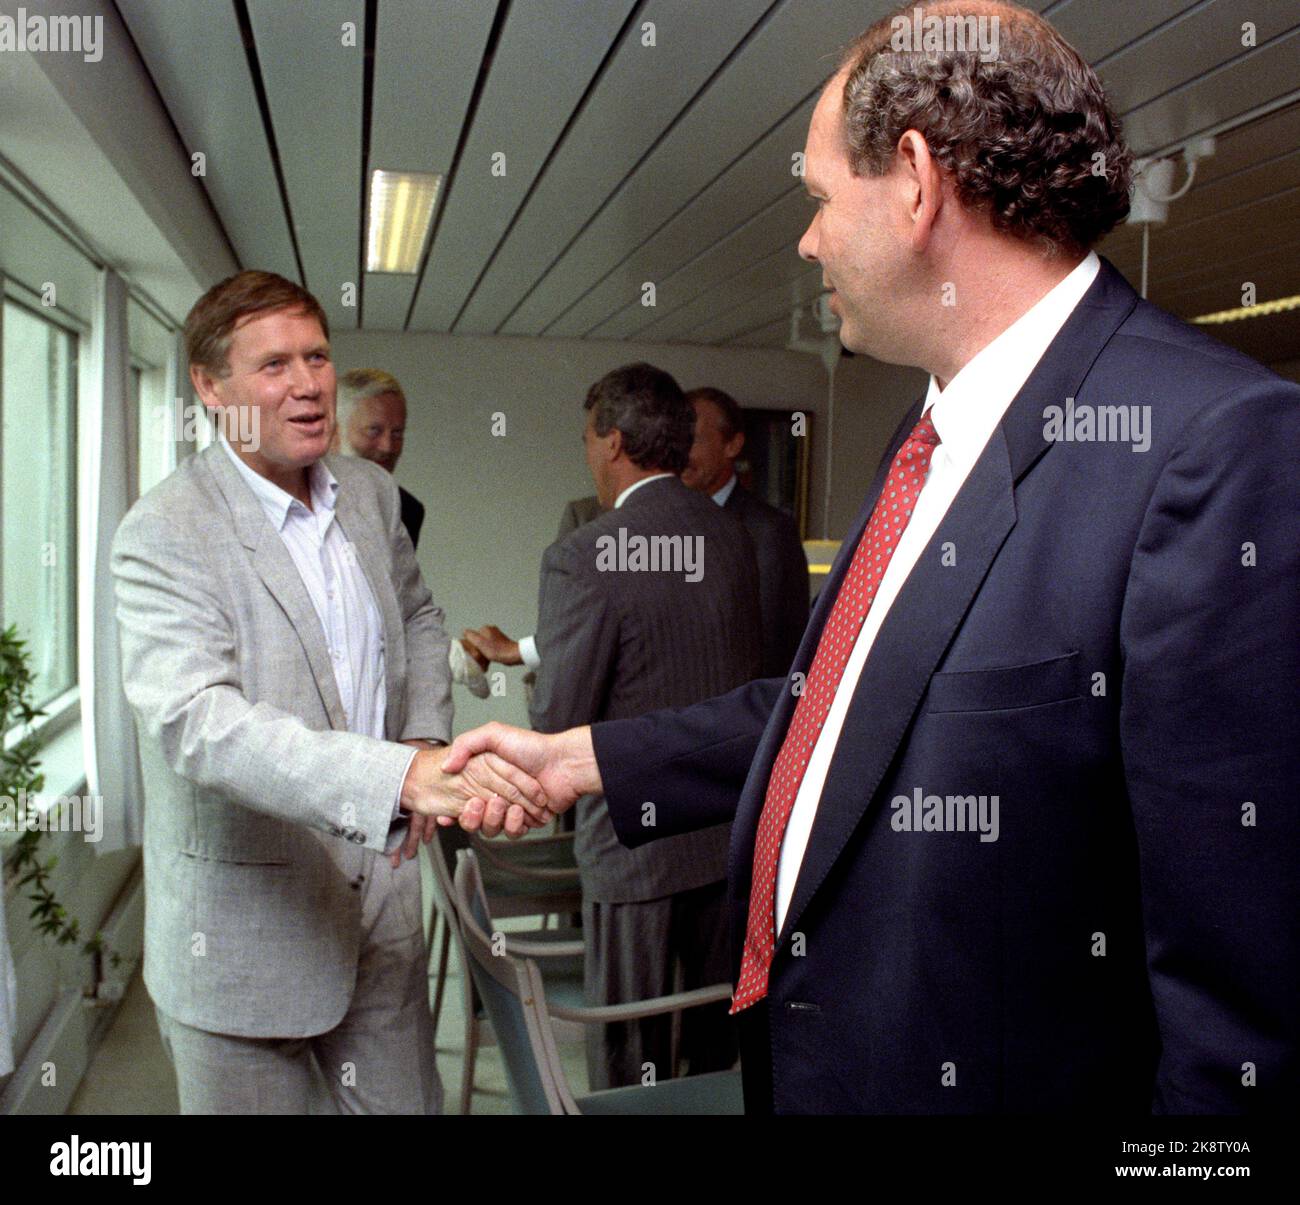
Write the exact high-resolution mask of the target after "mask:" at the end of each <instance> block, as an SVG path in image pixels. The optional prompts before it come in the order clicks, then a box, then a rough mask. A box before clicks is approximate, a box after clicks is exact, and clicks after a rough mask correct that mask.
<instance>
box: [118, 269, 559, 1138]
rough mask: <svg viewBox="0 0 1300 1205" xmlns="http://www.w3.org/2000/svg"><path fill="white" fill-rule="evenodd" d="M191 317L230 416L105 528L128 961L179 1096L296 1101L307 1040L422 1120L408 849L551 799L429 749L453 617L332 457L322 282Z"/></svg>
mask: <svg viewBox="0 0 1300 1205" xmlns="http://www.w3.org/2000/svg"><path fill="white" fill-rule="evenodd" d="M185 335H186V343H187V350H188V353H189V359H190V374H191V379H192V380H193V382H194V386H195V389H196V391H197V392H198V395H199V397H200V398H201V399H202V401H203V402H204V404H205V405H206V406H207V407H208V408H209V410H210V411H211V412H212V413H213V414H214V415H215V416H216V417H217V418H218V420H219V421H218V424H217V425H218V432H219V433H218V435H217V438H216V439H215V440H214V442H213V443H212V445H211V446H209V447H208V448H207V449H206V450H205V451H203V452H202V453H200V454H198V455H195V456H192V457H190V458H188V459H187V460H186V461H185V462H184V463H183V464H182V465H181V466H180V467H179V468H178V469H177V470H176V472H175V473H173V474H172V475H171V476H170V477H168V478H167V479H166V480H165V481H163V482H161V483H160V484H159V485H158V486H157V487H156V488H155V489H153V490H151V491H150V492H149V493H148V494H147V495H146V496H145V497H144V498H142V499H141V500H140V501H139V502H138V503H137V504H136V505H135V506H134V507H132V509H131V511H130V513H129V514H128V515H127V517H126V518H125V520H123V522H122V525H121V527H120V528H119V529H118V532H117V534H116V536H115V540H114V548H113V573H114V578H115V585H116V595H117V617H118V622H119V630H120V635H121V642H122V664H123V680H124V686H125V690H126V695H127V699H128V701H129V702H130V704H131V707H132V710H133V712H134V715H135V719H136V725H137V728H138V730H139V734H140V749H141V758H142V763H143V769H144V782H145V798H146V808H145V849H144V860H145V896H146V905H145V958H144V976H145V983H146V985H147V987H148V989H149V992H150V995H151V996H152V997H153V1000H154V1002H155V1005H156V1008H157V1012H158V1021H159V1027H160V1029H161V1032H162V1035H163V1039H164V1043H165V1045H166V1046H167V1048H168V1051H169V1053H170V1055H171V1057H172V1060H173V1063H174V1065H175V1068H176V1074H177V1080H178V1085H179V1089H180V1099H181V1108H182V1111H184V1112H239V1113H251V1112H257V1113H262V1112H277V1113H278V1112H305V1111H306V1110H307V1104H308V1100H309V1093H310V1088H311V1080H312V1076H313V1068H312V1061H313V1059H314V1061H315V1064H316V1067H317V1068H318V1069H319V1073H320V1074H322V1075H323V1078H324V1081H325V1083H326V1084H327V1085H328V1087H329V1091H330V1094H331V1096H332V1097H333V1100H334V1104H335V1106H336V1107H337V1109H338V1110H339V1111H343V1112H354V1113H355V1112H385V1113H387V1112H394V1113H396V1112H401V1113H432V1112H437V1111H438V1109H439V1106H440V1100H441V1088H440V1085H439V1082H438V1074H437V1068H436V1065H435V1062H434V1051H433V1040H432V1033H431V1032H430V1031H431V1026H430V1024H429V1016H428V1001H427V983H426V978H425V967H424V960H423V951H424V943H423V933H422V926H421V906H420V880H419V873H418V868H417V866H415V865H412V864H410V863H409V862H408V863H403V862H402V860H401V857H400V852H401V850H400V848H399V847H402V846H403V845H404V846H405V849H406V850H407V852H413V850H414V849H415V848H416V847H417V846H418V842H419V840H420V839H421V838H424V839H426V840H427V839H428V837H429V836H430V835H431V834H432V831H433V830H432V828H431V827H430V826H431V825H432V823H433V819H432V818H433V817H435V816H444V817H449V816H453V815H456V814H458V813H459V812H460V811H461V810H462V809H463V808H464V806H465V804H466V803H467V802H468V801H469V800H471V799H482V800H484V801H485V802H486V803H487V804H489V805H490V806H492V807H494V808H498V809H499V808H500V807H501V806H502V799H503V798H504V799H506V800H508V801H511V802H513V803H514V804H515V805H516V806H525V805H526V806H528V807H530V808H532V809H534V810H536V811H537V812H538V813H540V811H541V808H540V801H541V799H542V796H541V795H540V792H538V791H537V790H536V789H535V784H531V781H530V780H527V779H526V778H523V777H521V776H518V775H516V774H514V773H513V772H512V771H510V770H508V769H506V768H505V767H504V766H502V765H501V764H500V763H487V762H484V763H481V764H480V765H479V767H478V768H477V769H476V770H475V771H474V772H473V773H471V774H470V775H469V776H468V778H464V777H461V776H455V777H452V776H448V775H444V774H442V773H441V771H440V769H439V766H440V764H441V762H442V760H443V759H444V758H445V756H446V750H445V749H443V748H440V747H439V746H441V745H443V744H445V742H446V741H447V740H448V738H449V737H450V735H451V718H452V709H451V701H450V694H449V683H448V669H447V637H446V635H445V634H444V632H443V628H442V611H441V610H440V609H439V608H438V607H437V606H435V605H434V602H433V599H432V597H431V596H430V593H429V590H428V589H427V587H426V586H425V585H424V582H423V581H422V580H421V577H420V573H419V570H418V569H417V567H416V563H415V556H414V552H413V550H412V547H411V541H410V539H409V537H408V536H407V534H406V531H405V529H404V528H403V526H402V523H401V519H400V508H399V504H398V495H397V489H396V486H395V485H394V483H393V480H392V478H391V477H390V476H389V474H387V473H386V472H384V471H383V470H382V469H381V468H379V467H378V466H376V465H372V464H370V463H369V462H367V461H364V460H359V459H354V458H345V457H332V456H331V457H326V456H325V452H326V450H327V448H328V446H329V442H330V438H331V436H332V434H333V427H334V417H335V416H334V406H335V380H334V368H333V365H332V363H331V361H330V353H329V341H328V324H327V321H326V318H325V315H324V313H323V312H322V310H321V308H320V306H319V304H318V303H317V302H316V300H315V298H313V297H312V296H311V295H310V294H309V293H307V292H306V291H305V290H303V289H301V288H299V287H298V286H297V285H295V284H293V283H292V282H291V281H287V280H284V279H283V278H282V277H278V276H275V275H273V274H271V273H265V272H242V273H240V274H238V275H237V276H234V277H231V278H229V279H228V280H226V281H223V282H222V283H221V284H219V285H217V286H215V287H214V288H213V289H211V290H209V292H208V293H206V294H205V295H204V296H203V297H202V298H201V299H200V300H199V302H198V303H197V304H196V305H195V307H194V309H193V310H192V311H191V312H190V315H189V318H188V319H187V321H186V329H185ZM520 787H522V788H523V790H520ZM525 792H527V794H525ZM475 806H476V807H477V806H479V805H478V804H476V805H475ZM386 853H388V854H390V855H391V859H390V858H386V857H385V854H386Z"/></svg>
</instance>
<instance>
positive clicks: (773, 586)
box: [682, 386, 808, 678]
mask: <svg viewBox="0 0 1300 1205" xmlns="http://www.w3.org/2000/svg"><path fill="white" fill-rule="evenodd" d="M686 398H687V401H689V402H690V403H691V404H692V405H693V406H694V407H695V441H694V442H693V443H692V444H691V459H690V463H689V464H688V465H687V466H686V471H685V472H684V473H683V474H682V481H683V482H685V484H686V485H688V486H690V488H691V489H693V490H698V491H699V492H700V493H702V494H708V495H709V496H710V497H711V498H712V499H713V500H714V502H716V503H717V504H718V505H719V506H722V507H724V508H725V509H726V510H727V511H729V512H730V513H731V514H734V515H735V516H736V517H737V518H738V519H739V520H740V521H741V522H742V523H743V524H744V525H745V530H746V531H748V532H749V538H750V539H751V540H752V541H753V542H754V553H755V555H756V556H757V557H758V597H759V605H760V607H761V609H762V613H763V667H762V673H761V674H760V675H759V676H760V677H763V678H775V677H780V676H782V675H784V674H785V672H786V671H787V670H788V669H789V668H790V664H791V662H792V661H793V660H794V654H795V650H796V649H797V648H798V647H799V640H800V638H801V637H802V636H803V630H804V628H805V626H807V623H808V558H807V557H806V556H805V555H804V551H803V542H802V541H801V540H800V539H799V529H798V527H796V526H795V521H794V519H793V518H792V517H791V516H790V515H788V514H786V513H785V511H783V510H779V509H778V508H777V507H775V506H772V505H771V504H770V503H768V502H765V501H764V500H763V499H762V498H760V497H759V496H758V495H757V494H754V493H752V492H751V491H749V490H747V489H745V487H744V486H743V485H741V484H740V482H739V480H737V478H736V460H737V458H738V457H739V456H740V454H741V452H742V451H744V448H745V428H744V422H743V418H742V415H741V410H740V406H739V405H738V404H737V402H736V399H735V398H733V397H732V396H731V394H729V393H724V392H723V391H722V390H721V389H713V388H711V387H707V386H706V387H705V388H703V389H692V390H690V392H688V393H687V395H686Z"/></svg>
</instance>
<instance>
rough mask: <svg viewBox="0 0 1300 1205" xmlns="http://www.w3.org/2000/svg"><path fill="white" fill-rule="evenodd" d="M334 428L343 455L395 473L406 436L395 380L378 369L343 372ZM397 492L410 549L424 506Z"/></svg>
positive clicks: (402, 401) (416, 542)
mask: <svg viewBox="0 0 1300 1205" xmlns="http://www.w3.org/2000/svg"><path fill="white" fill-rule="evenodd" d="M338 426H339V432H340V436H341V439H342V443H343V448H342V450H343V451H344V452H351V453H352V454H353V455H354V456H360V457H361V458H362V459H363V460H372V461H374V463H375V464H377V465H379V466H380V468H384V469H387V470H388V471H389V472H390V473H393V472H396V471H397V462H398V460H399V459H401V455H402V441H403V439H404V438H405V437H406V394H404V393H403V392H402V386H401V385H400V384H399V383H398V380H397V378H396V377H395V376H393V374H392V373H390V372H384V371H383V370H382V369H379V368H354V369H352V370H351V371H349V372H345V373H344V374H343V375H342V376H341V377H339V418H338ZM397 493H398V496H399V497H400V498H401V501H402V526H403V527H405V528H406V531H407V534H408V535H409V536H410V537H411V547H412V548H415V547H418V546H419V543H420V526H421V525H422V524H423V523H424V503H422V502H421V501H420V500H419V499H418V498H417V497H416V496H415V495H414V494H411V493H408V492H407V491H406V490H404V489H403V488H402V487H401V486H400V485H399V486H398V487H397Z"/></svg>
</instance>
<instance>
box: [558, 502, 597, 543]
mask: <svg viewBox="0 0 1300 1205" xmlns="http://www.w3.org/2000/svg"><path fill="white" fill-rule="evenodd" d="M604 513H605V508H604V507H603V506H601V504H600V499H599V498H597V497H596V495H595V494H589V495H588V496H587V497H585V498H574V499H573V500H572V501H570V502H566V503H565V504H564V514H562V515H561V516H560V530H559V531H558V532H556V534H555V538H556V539H557V540H562V539H564V537H565V536H567V535H568V534H569V532H571V531H576V530H577V529H578V528H579V527H581V526H582V525H583V524H584V523H590V522H591V521H592V519H594V518H595V517H596V516H597V515H603V514H604Z"/></svg>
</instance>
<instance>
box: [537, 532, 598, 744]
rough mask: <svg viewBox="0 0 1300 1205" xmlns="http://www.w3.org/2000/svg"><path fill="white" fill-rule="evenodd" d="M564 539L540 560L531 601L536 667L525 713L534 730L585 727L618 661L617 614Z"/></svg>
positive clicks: (594, 714)
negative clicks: (534, 609)
mask: <svg viewBox="0 0 1300 1205" xmlns="http://www.w3.org/2000/svg"><path fill="white" fill-rule="evenodd" d="M580 562H581V554H580V553H579V552H577V551H576V550H575V549H574V548H573V546H572V544H571V543H570V542H569V541H566V540H561V541H558V542H557V543H555V544H552V545H551V546H550V547H549V548H548V549H547V550H546V552H545V554H544V555H543V557H542V574H541V586H540V588H539V594H538V603H537V633H536V636H535V640H536V646H537V652H538V654H539V655H540V657H541V659H542V663H541V665H540V666H539V667H538V669H537V684H536V686H535V687H534V690H533V697H532V701H531V702H530V703H529V706H528V714H529V717H530V719H531V720H532V725H533V727H534V728H535V729H536V730H537V731H538V732H563V731H564V730H565V729H566V728H572V727H574V726H575V725H578V724H589V723H591V721H592V720H594V719H595V718H596V717H597V716H598V715H600V714H601V713H602V711H603V710H604V703H605V695H606V691H607V689H608V684H609V683H610V682H611V681H612V680H613V677H614V673H615V670H616V663H617V658H618V641H619V620H618V612H617V610H616V608H615V606H614V604H613V602H612V601H611V599H610V597H609V591H608V590H604V589H601V588H600V587H599V586H598V585H597V582H596V579H595V576H594V575H595V566H594V565H584V564H582V563H580Z"/></svg>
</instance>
